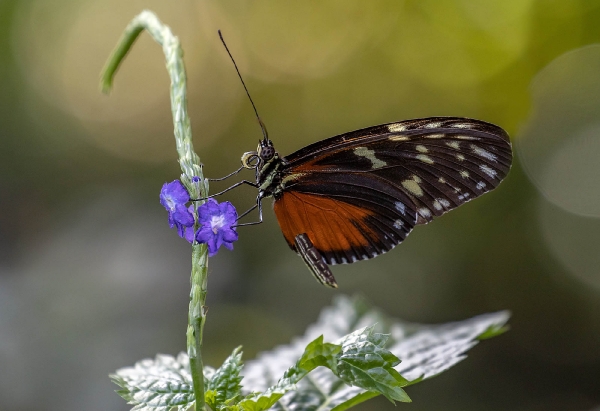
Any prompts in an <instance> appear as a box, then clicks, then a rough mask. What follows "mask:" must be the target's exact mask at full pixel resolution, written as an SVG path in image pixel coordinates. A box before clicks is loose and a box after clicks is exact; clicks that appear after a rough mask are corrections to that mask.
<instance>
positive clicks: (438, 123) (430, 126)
mask: <svg viewBox="0 0 600 411" xmlns="http://www.w3.org/2000/svg"><path fill="white" fill-rule="evenodd" d="M441 125H442V123H440V122H439V121H436V122H433V123H427V124H425V126H423V128H438V127H439V126H441Z"/></svg>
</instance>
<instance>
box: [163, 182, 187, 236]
mask: <svg viewBox="0 0 600 411" xmlns="http://www.w3.org/2000/svg"><path fill="white" fill-rule="evenodd" d="M188 201H190V195H189V194H188V192H187V190H186V189H185V187H184V186H183V184H181V181H179V180H175V181H172V182H170V183H165V184H164V185H163V186H162V189H161V190H160V203H161V204H162V205H163V207H165V208H166V209H167V211H168V212H169V226H170V227H171V228H173V227H177V233H178V234H179V236H180V237H184V235H185V233H186V231H187V230H186V227H192V230H193V226H194V214H193V213H191V212H190V210H189V209H188V208H187V207H186V205H185V204H186V203H187V202H188Z"/></svg>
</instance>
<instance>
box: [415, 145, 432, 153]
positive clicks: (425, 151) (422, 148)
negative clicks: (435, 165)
mask: <svg viewBox="0 0 600 411" xmlns="http://www.w3.org/2000/svg"><path fill="white" fill-rule="evenodd" d="M415 149H416V150H417V151H418V152H419V153H428V152H429V150H427V147H425V146H422V145H420V144H419V145H418V146H416V147H415Z"/></svg>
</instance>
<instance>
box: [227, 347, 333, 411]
mask: <svg viewBox="0 0 600 411" xmlns="http://www.w3.org/2000/svg"><path fill="white" fill-rule="evenodd" d="M341 351H342V347H341V346H340V345H337V344H331V343H324V342H323V336H322V335H321V336H319V337H317V338H316V339H314V340H313V341H311V342H310V343H308V345H307V346H306V348H305V349H304V353H303V354H302V356H301V357H300V359H299V360H298V361H297V362H296V364H294V365H293V366H291V367H290V368H288V369H287V370H286V371H285V372H284V374H283V377H281V378H280V379H279V380H278V381H277V383H276V384H275V385H274V386H272V387H270V388H268V389H267V390H266V391H265V392H263V393H260V392H259V393H252V394H250V395H248V396H247V397H246V398H244V399H243V400H242V401H240V402H239V403H238V404H237V406H238V407H240V409H243V410H245V411H262V410H266V409H268V408H271V407H272V406H273V405H274V404H275V403H276V402H277V401H278V400H279V399H280V398H281V397H282V396H283V395H284V394H286V393H288V392H289V391H292V390H295V389H296V384H297V383H298V382H299V381H300V380H301V379H302V378H304V377H305V376H306V375H307V374H308V373H309V372H311V371H312V370H314V369H315V368H317V367H319V366H325V367H329V368H335V367H336V361H337V357H338V354H339V353H340V352H341Z"/></svg>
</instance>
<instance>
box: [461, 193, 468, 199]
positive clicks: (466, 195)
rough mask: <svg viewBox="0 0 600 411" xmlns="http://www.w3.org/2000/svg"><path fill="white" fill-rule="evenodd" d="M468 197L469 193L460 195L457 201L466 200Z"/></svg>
mask: <svg viewBox="0 0 600 411" xmlns="http://www.w3.org/2000/svg"><path fill="white" fill-rule="evenodd" d="M469 195H470V194H469V193H464V194H461V195H459V196H458V199H459V200H466V199H467V197H469Z"/></svg>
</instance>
